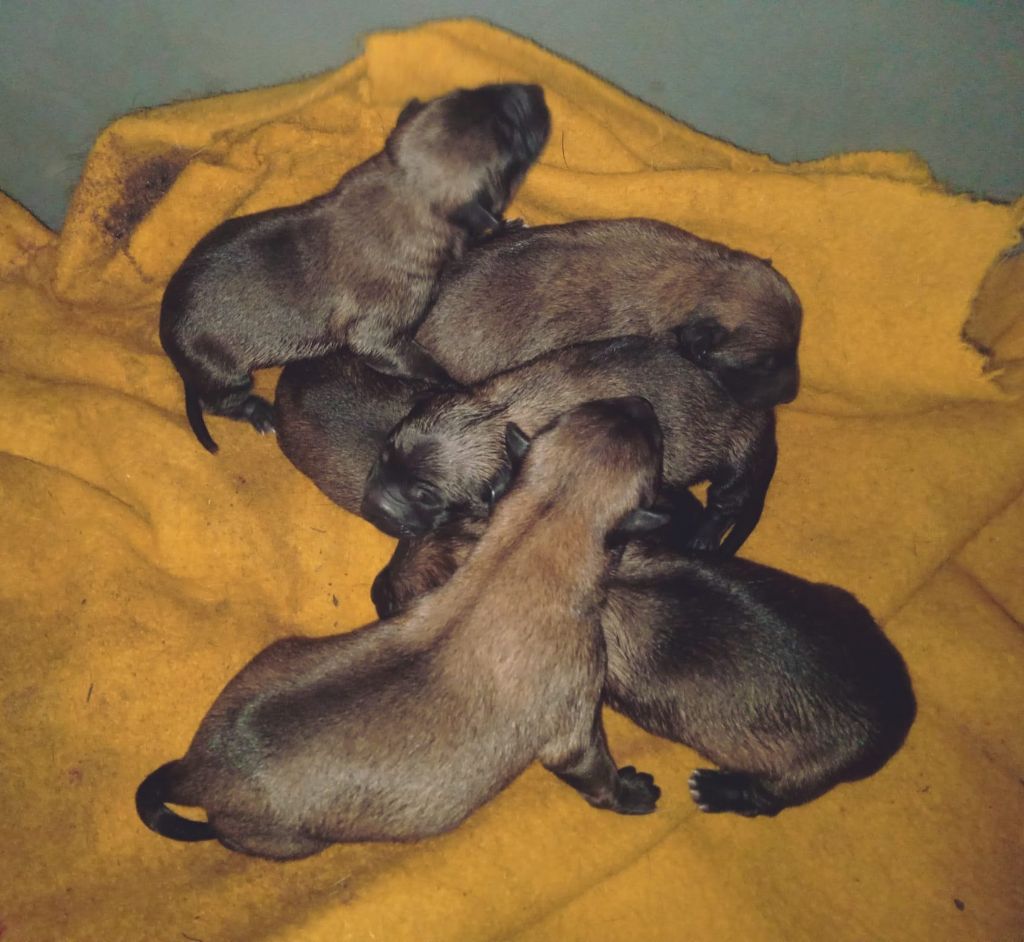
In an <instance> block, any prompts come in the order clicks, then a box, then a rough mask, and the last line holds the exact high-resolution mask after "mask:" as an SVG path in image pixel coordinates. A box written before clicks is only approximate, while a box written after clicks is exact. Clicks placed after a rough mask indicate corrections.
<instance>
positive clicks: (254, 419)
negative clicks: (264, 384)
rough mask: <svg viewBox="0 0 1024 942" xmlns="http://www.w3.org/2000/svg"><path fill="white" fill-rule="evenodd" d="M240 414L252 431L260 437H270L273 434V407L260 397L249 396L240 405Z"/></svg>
mask: <svg viewBox="0 0 1024 942" xmlns="http://www.w3.org/2000/svg"><path fill="white" fill-rule="evenodd" d="M240 412H241V415H242V417H243V418H244V419H245V420H246V421H247V422H248V423H249V424H250V425H251V426H252V427H253V428H254V429H256V431H257V432H259V433H260V435H270V434H273V433H274V431H275V428H274V407H273V406H272V405H271V404H270V403H269V402H267V400H266V399H264V398H262V397H261V396H249V398H248V399H246V400H245V402H243V403H242V408H241V410H240Z"/></svg>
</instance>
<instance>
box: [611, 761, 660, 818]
mask: <svg viewBox="0 0 1024 942" xmlns="http://www.w3.org/2000/svg"><path fill="white" fill-rule="evenodd" d="M619 786H620V789H619V794H618V795H617V800H616V803H615V809H614V810H615V811H618V812H619V814H650V813H651V812H652V811H654V809H655V807H656V806H657V804H658V799H659V798H660V797H661V789H660V788H658V786H657V785H655V784H654V776H653V775H649V774H648V773H647V772H638V771H637V770H636V769H635V768H633V766H631V765H627V766H626V767H625V768H622V769H619Z"/></svg>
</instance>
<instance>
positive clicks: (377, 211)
mask: <svg viewBox="0 0 1024 942" xmlns="http://www.w3.org/2000/svg"><path fill="white" fill-rule="evenodd" d="M549 128H550V117H549V115H548V110H547V106H546V105H545V103H544V93H543V91H542V90H541V89H540V87H539V86H536V85H487V86H484V87H482V88H477V89H473V90H464V89H463V90H459V91H455V92H452V93H451V94H449V95H445V96H444V97H442V98H437V99H434V100H433V101H429V102H427V103H426V104H422V103H420V102H418V101H415V100H414V101H412V102H410V103H409V105H407V106H406V107H405V109H404V110H403V111H402V113H401V115H399V118H398V123H397V125H396V126H395V129H394V130H393V131H392V132H391V134H390V135H389V136H388V139H387V143H386V144H385V147H384V150H382V151H381V152H380V153H379V154H376V155H374V156H373V157H371V158H370V159H369V160H367V161H365V162H364V163H362V164H360V165H359V166H358V167H355V168H354V169H352V170H350V171H349V172H348V173H346V174H345V175H344V176H343V177H342V178H341V181H340V182H339V183H338V185H337V186H336V187H335V188H334V189H333V190H331V191H330V192H329V193H326V194H324V195H323V196H319V197H316V198H315V199H312V200H309V201H308V202H305V203H301V204H299V205H297V206H287V207H283V208H281V209H273V210H269V211H267V212H262V213H255V214H254V215H251V216H241V217H239V218H236V219H230V220H228V221H227V222H225V223H223V224H222V225H220V226H218V227H217V228H216V229H214V230H213V231H212V232H210V233H209V234H208V235H207V236H205V237H204V238H203V239H202V240H200V242H199V243H198V244H197V245H196V247H195V248H194V249H193V250H192V251H191V252H190V253H189V255H188V257H187V258H186V259H185V261H184V262H183V263H182V265H181V267H180V268H179V269H178V271H177V272H176V273H175V274H174V275H173V277H172V278H171V280H170V282H169V283H168V285H167V290H166V291H165V293H164V298H163V305H162V307H161V310H160V340H161V343H162V344H163V347H164V350H165V351H166V352H167V355H168V356H169V357H170V358H171V360H172V362H173V363H174V365H175V367H176V368H177V370H178V372H179V373H180V374H181V376H182V379H183V380H184V384H185V406H186V411H187V413H188V418H189V423H190V424H191V426H192V430H193V431H194V432H195V434H196V437H197V438H198V439H199V441H200V442H201V443H202V444H203V446H204V447H205V448H207V449H208V450H209V451H211V452H215V451H216V450H217V446H216V444H215V443H214V441H213V439H212V438H211V437H210V434H209V432H208V431H207V429H206V426H205V424H204V422H203V410H204V409H205V410H206V411H208V412H212V413H214V414H216V415H223V416H228V417H230V418H233V419H238V420H245V421H248V422H251V423H252V425H253V426H255V427H256V428H257V429H258V430H259V431H261V432H266V431H271V430H272V429H273V422H272V418H271V408H270V405H269V403H267V402H266V401H265V400H263V399H261V398H260V397H258V396H254V395H251V394H250V390H251V388H252V375H251V374H252V371H253V370H255V369H259V368H261V367H266V366H274V365H277V364H282V363H287V362H289V361H291V360H298V359H302V358H305V357H311V356H316V355H318V354H322V353H326V352H327V351H328V350H331V349H336V348H338V347H341V346H348V347H350V348H351V349H352V350H354V351H355V352H357V353H360V354H362V355H363V356H365V357H367V358H368V359H369V360H370V361H371V362H372V363H373V365H374V366H376V367H377V368H378V369H380V370H381V371H382V372H385V373H394V374H398V375H404V376H424V377H430V378H434V379H444V378H445V376H444V372H443V370H442V369H441V368H440V367H439V366H438V365H437V363H436V362H435V361H434V360H433V359H432V358H431V357H430V356H429V354H428V353H426V352H425V351H424V350H423V349H422V348H421V347H419V346H418V345H417V344H416V343H415V342H414V341H412V339H411V331H412V330H413V328H414V327H415V326H416V324H417V322H418V321H419V319H420V318H421V317H422V315H423V313H424V311H425V310H426V307H427V305H428V303H429V301H430V299H431V296H432V294H433V291H434V287H435V281H436V279H437V275H438V273H439V272H440V270H441V266H442V265H443V264H444V263H445V262H447V261H448V260H449V259H451V258H453V257H457V256H458V255H459V254H461V252H462V251H463V248H464V244H465V241H466V237H467V234H469V235H479V234H481V233H483V232H485V231H488V230H490V229H493V228H494V227H496V226H497V224H498V218H499V217H500V215H501V213H502V212H503V211H504V209H505V206H506V205H507V203H508V201H509V199H510V198H511V197H512V195H513V194H514V193H515V191H516V189H517V187H518V186H519V184H520V182H521V181H522V179H523V176H524V175H525V173H526V171H527V169H528V168H529V166H530V165H531V164H532V163H533V161H534V160H535V159H536V158H537V155H538V154H539V153H540V151H541V149H542V148H543V146H544V143H545V141H546V140H547V136H548V132H549Z"/></svg>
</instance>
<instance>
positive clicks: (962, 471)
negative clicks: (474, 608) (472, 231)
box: [0, 21, 1024, 942]
mask: <svg viewBox="0 0 1024 942" xmlns="http://www.w3.org/2000/svg"><path fill="white" fill-rule="evenodd" d="M504 80H514V81H529V82H539V83H541V84H542V85H543V86H544V88H545V91H546V92H547V96H548V101H549V103H550V107H551V111H552V116H553V126H554V131H553V134H552V139H551V142H550V144H549V146H548V148H547V149H546V151H545V152H544V154H543V155H542V157H541V161H540V165H539V166H538V167H537V168H536V169H535V170H534V171H533V172H532V173H531V175H530V176H529V178H528V180H527V183H526V185H525V187H524V189H523V191H522V193H521V195H520V197H519V199H518V200H517V202H516V204H515V205H514V206H513V207H512V212H513V214H515V215H522V216H524V217H525V218H526V219H527V220H528V221H529V222H531V223H535V224H536V223H547V222H560V221H564V220H569V219H574V218H581V217H613V216H626V215H647V216H654V217H657V218H660V219H665V220H667V221H669V222H671V223H675V224H677V225H680V226H682V227H684V228H686V229H690V230H693V231H694V232H697V233H699V234H700V235H703V236H707V237H709V238H712V239H717V240H721V241H723V242H726V243H728V244H730V245H733V246H737V247H740V248H743V249H746V250H748V251H751V252H755V253H757V254H758V255H762V256H768V257H771V258H772V259H774V261H775V264H776V265H777V266H778V268H779V269H780V270H781V271H782V272H784V273H785V275H786V276H787V277H788V278H789V279H790V280H791V281H792V283H793V285H794V286H795V288H796V290H797V291H798V292H799V293H800V295H801V297H802V299H803V302H804V306H805V310H806V320H805V332H804V340H803V347H802V354H801V356H802V363H803V376H804V384H803V391H802V392H801V395H800V397H799V398H798V399H797V401H796V402H795V403H793V404H792V405H791V406H788V407H785V408H783V409H782V410H780V429H779V437H780V451H781V459H780V463H779V470H778V474H777V477H776V479H775V484H774V486H773V488H772V490H771V492H770V494H769V499H768V506H767V511H766V513H765V517H764V520H763V522H762V524H761V526H760V527H759V529H758V530H757V532H756V533H755V534H754V537H753V538H752V539H751V541H750V542H749V543H748V545H747V548H746V550H745V552H746V554H748V555H750V556H751V557H753V558H756V559H759V560H762V561H764V562H767V563H769V564H772V565H775V566H779V567H782V568H784V569H787V570H790V571H792V572H795V573H798V574H800V575H803V576H806V577H810V578H812V579H823V580H828V581H831V582H835V583H838V584H840V585H842V586H845V587H847V588H849V589H850V590H852V591H853V592H855V593H856V594H857V595H858V596H860V598H861V599H863V600H864V602H866V603H867V604H868V605H869V606H870V607H871V608H872V609H873V611H874V612H875V613H876V614H877V616H878V617H879V618H880V619H881V621H882V622H883V624H884V625H885V628H886V630H887V632H888V633H889V635H890V637H891V638H892V640H893V641H894V642H895V643H896V644H897V646H898V647H899V648H900V649H901V651H902V652H903V653H904V655H905V657H906V659H907V661H908V663H909V666H910V670H911V673H912V676H913V679H914V683H915V688H916V691H917V695H918V699H919V703H920V711H919V718H918V720H917V723H916V725H915V727H914V729H913V730H912V732H911V734H910V737H909V740H908V742H907V744H906V747H905V748H904V749H903V750H902V751H901V752H900V753H899V754H898V755H897V756H896V757H895V759H894V760H893V761H892V762H891V763H890V764H889V765H888V766H887V767H886V768H885V769H883V770H882V772H881V773H879V774H878V775H877V776H875V777H874V778H872V779H869V780H868V781H865V782H862V783H858V784H854V785H844V786H841V787H839V788H837V789H835V790H834V791H833V792H831V793H830V794H828V795H827V796H825V797H824V798H822V799H821V800H820V801H817V802H814V803H813V804H811V805H809V806H806V807H804V808H799V809H793V810H789V811H786V812H784V813H783V814H782V815H781V816H780V817H778V818H776V819H774V820H754V821H750V820H745V819H740V818H735V817H729V816H705V815H702V814H701V813H700V812H698V811H697V809H696V808H695V807H694V805H693V804H692V802H691V800H690V798H689V796H688V794H687V789H686V778H687V775H688V774H689V771H690V769H691V768H693V767H694V765H695V764H696V763H697V761H698V760H697V758H696V757H695V756H694V755H693V754H692V753H691V752H689V751H688V750H685V749H683V748H681V747H678V746H675V745H672V744H670V743H667V742H663V741H660V740H657V739H655V738H654V737H651V736H648V735H647V734H645V733H643V732H641V731H640V730H638V729H637V728H636V727H634V726H632V725H631V724H630V723H628V722H627V721H626V720H624V719H622V718H620V717H617V716H614V715H610V716H609V717H608V730H609V737H610V740H611V745H612V751H613V753H614V755H615V756H616V757H617V758H618V759H619V760H620V761H621V762H622V763H627V762H628V763H633V764H636V765H637V766H640V767H642V768H645V769H648V770H650V771H652V772H654V773H655V775H656V776H657V778H658V781H659V782H660V784H661V786H662V788H663V790H664V797H663V798H662V801H661V806H660V808H659V810H658V812H657V813H656V814H654V815H651V816H649V817H646V818H640V819H637V818H627V817H620V816H617V815H613V814H607V813H603V812H598V811H595V810H593V809H591V808H590V807H588V806H587V805H586V804H585V803H584V802H583V801H581V800H580V798H579V797H578V796H577V795H576V794H575V793H573V792H572V791H571V790H570V789H568V788H566V787H565V786H563V785H561V784H560V783H559V782H557V781H556V780H555V779H554V778H553V777H552V776H551V775H549V774H548V773H546V772H544V771H543V770H541V769H539V768H532V769H530V770H529V771H528V772H527V773H526V774H525V775H523V776H522V778H521V779H519V780H518V781H517V782H515V783H514V784H513V785H512V787H511V788H509V789H508V790H507V791H506V792H504V793H503V794H502V795H500V796H499V797H498V798H497V799H496V800H495V801H494V802H492V803H491V804H489V805H488V806H486V807H485V808H483V809H482V810H481V811H480V812H478V813H477V814H475V815H474V816H473V817H472V818H471V819H470V820H469V821H468V822H467V823H466V824H465V825H464V826H462V827H461V828H459V829H458V830H456V831H455V832H454V833H452V834H449V835H446V836H444V837H441V838H438V839H434V840H429V841H425V842H422V843H419V844H415V845H409V846H389V845H357V846H339V847H335V848H332V849H330V850H328V851H327V852H325V853H324V854H322V855H320V856H318V857H315V858H312V859H309V860H306V861H302V862H298V863H292V864H285V865H281V864H273V863H269V862H264V861H259V860H253V859H249V858H245V857H242V856H238V855H234V854H231V853H229V852H227V851H226V850H224V849H223V848H221V847H220V846H219V845H217V844H202V845H191V846H188V845H181V844H175V843H172V842H170V841H167V840H163V839H160V838H158V837H156V836H155V835H153V834H151V833H150V832H148V831H146V830H145V829H144V828H143V827H142V825H141V824H140V823H139V821H138V820H137V818H136V816H135V811H134V807H133V792H134V789H135V787H136V785H137V784H138V782H139V781H140V779H141V778H142V777H143V776H144V775H146V774H147V773H148V772H149V771H150V770H151V769H153V768H154V767H155V766H157V765H158V764H160V763H162V762H164V761H165V760H167V759H170V758H173V757H176V756H179V755H181V754H182V752H183V751H184V749H185V748H186V746H187V744H188V741H189V738H190V737H191V735H192V733H193V732H194V730H195V728H196V725H197V723H198V722H199V720H200V718H201V717H202V715H203V713H204V711H205V710H206V708H207V707H208V705H209V704H210V702H211V701H212V699H213V697H214V696H215V695H216V694H217V692H218V691H219V690H220V689H221V687H222V686H223V684H224V683H225V682H226V681H227V680H228V679H229V678H230V677H231V676H232V675H233V674H234V672H235V671H236V670H237V669H238V668H239V667H241V666H242V664H243V663H244V662H245V661H246V660H248V659H249V658H250V657H251V656H252V655H253V654H254V653H255V652H256V651H257V650H259V649H260V648H261V647H263V646H264V645H266V644H267V643H269V642H270V641H272V640H273V639H275V638H277V637H279V636H281V635H283V634H286V633H290V632H296V631H298V632H306V633H313V634H316V633H330V632H335V631H339V630H345V629H349V628H352V627H354V626H356V625H359V624H362V623H364V622H366V621H368V620H370V619H371V616H372V609H371V605H370V601H369V594H368V590H369V585H370V581H371V579H372V578H373V576H374V574H375V573H376V572H377V570H378V569H379V568H380V566H381V565H382V564H383V563H384V562H385V561H386V559H387V557H388V555H389V552H390V549H391V542H390V541H389V540H388V539H387V538H385V537H383V536H382V535H380V534H378V533H377V532H376V531H374V530H373V529H372V528H371V527H370V526H369V525H368V524H366V523H364V522H362V521H360V520H357V519H356V518H354V517H351V516H349V515H347V514H345V513H344V512H342V511H340V510H339V509H337V508H336V507H334V506H333V505H331V504H329V503H328V502H327V500H326V499H325V498H324V497H323V496H322V495H321V494H320V493H319V492H318V491H317V490H316V488H315V487H313V485H312V484H311V483H310V482H309V481H307V480H306V479H305V478H303V477H302V476H301V475H300V474H299V473H298V472H296V471H295V470H294V469H293V468H292V467H291V466H290V465H289V464H288V462H287V461H286V460H285V459H284V458H283V456H282V455H281V454H280V453H279V451H278V450H277V448H276V447H275V446H274V442H273V441H272V440H271V439H266V438H261V437H259V436H257V435H255V434H253V432H252V430H251V429H250V428H249V427H248V426H242V425H236V424H233V423H228V422H224V421H222V420H218V419H216V418H214V419H212V420H211V421H212V422H213V423H215V428H216V435H217V438H218V440H219V441H220V443H221V445H222V450H221V454H220V455H219V456H218V457H216V458H213V457H211V456H209V455H208V454H206V453H205V452H204V451H203V450H202V449H201V448H200V447H199V445H198V444H197V443H196V441H195V440H194V439H193V438H192V435H191V433H190V431H189V430H188V427H187V425H186V423H185V418H184V412H183V405H182V400H181V387H180V384H179V381H178V377H177V375H176V374H175V372H174V370H173V368H172V367H171V364H170V363H169V362H168V360H167V359H166V358H165V357H164V355H163V354H162V352H161V350H160V347H159V344H158V340H157V315H158V305H159V300H160V296H161V292H162V289H163V286H164V284H165V282H166V280H167V278H168V277H169V275H170V274H171V272H172V271H174V269H175V268H176V267H177V265H178V264H179V263H180V262H181V260H182V258H183V257H184V255H185V253H186V252H187V251H188V249H189V248H190V247H191V246H192V245H193V244H194V243H195V242H196V240H197V239H199V237H200V236H202V235H203V234H204V233H205V232H206V231H207V230H209V229H210V228H211V227H213V226H214V225H215V224H217V223H218V222H220V221H221V220H223V219H225V218H227V217H229V216H232V215H236V214H241V213H248V212H252V211H254V210H259V209H264V208H267V207H271V206H277V205H282V204H286V203H292V202H297V201H299V200H304V199H306V198H308V197H310V196H312V195H314V194H317V193H320V192H322V191H324V190H326V189H327V188H329V187H330V186H331V185H332V184H333V183H334V182H335V181H336V179H337V178H338V177H339V176H340V175H341V173H342V172H343V171H345V170H346V169H347V168H349V167H350V166H352V165H353V164H355V163H357V162H358V161H361V160H362V159H363V158H365V157H366V156H368V155H369V154H370V153H372V152H374V151H376V150H377V149H379V148H380V146H381V144H382V141H383V138H384V135H385V133H386V131H387V130H388V128H389V127H390V125H391V124H392V122H393V120H394V118H395V116H396V114H397V112H398V109H399V107H400V106H401V105H402V104H403V103H404V102H405V100H407V99H408V98H409V97H412V96H419V97H428V96H432V95H435V94H439V93H442V92H444V91H446V90H447V89H450V88H452V87H454V86H472V85H478V84H481V83H484V82H493V81H504ZM1022 217H1024V206H1022V205H1021V204H1017V205H1016V206H1004V205H995V204H992V203H988V202H981V201H974V200H972V199H970V198H968V197H964V196H952V195H950V194H948V193H947V192H945V191H944V190H943V189H942V187H940V186H939V185H937V184H936V182H935V181H934V180H933V178H932V177H931V176H930V174H929V171H928V168H927V167H926V166H925V165H924V164H923V163H922V161H921V160H919V159H917V158H916V157H914V156H913V155H908V154H885V153H870V154H845V155H842V156H837V157H834V158H830V159H827V160H822V161H817V162H814V163H809V164H798V165H784V164H778V163H775V162H774V161H772V160H770V159H769V158H767V157H763V156H758V155H755V154H750V153H746V152H744V151H741V150H738V149H737V148H735V147H733V146H731V145H729V144H726V143H723V142H721V141H718V140H715V139H712V138H709V137H707V136H705V135H702V134H700V133H698V132H696V131H694V130H692V129H690V128H688V127H686V126H685V125H682V124H679V123H677V122H675V121H673V120H670V119H669V118H667V117H666V116H664V115H662V114H660V113H659V112H657V111H655V110H653V109H651V108H649V107H647V106H646V105H644V104H642V103H640V102H638V101H636V100H634V99H631V98H629V97H627V96H626V95H624V94H623V93H622V92H620V91H618V90H616V89H615V88H613V87H611V86H609V85H607V84H605V83H604V82H602V81H600V80H599V79H597V78H595V77H594V76H593V75H590V74H589V73H587V72H585V71H584V70H582V69H580V68H579V67H577V66H575V65H573V64H570V63H568V62H566V61H564V60H562V59H559V58H557V57H555V56H553V55H551V54H550V53H548V52H546V51H544V50H542V49H541V48H539V47H537V46H536V45H534V44H532V43H530V42H527V41H525V40H522V39H520V38H518V37H515V36H512V35H509V34H508V33H504V32H501V31H498V30H496V29H493V28H490V27H488V26H485V25H483V24H480V23H478V22H471V21H459V22H441V23H433V24H429V25H426V26H422V27H419V28H416V29H412V30H409V31H406V32H397V33H382V34H378V35H374V36H371V37H369V38H368V39H367V41H366V51H365V53H364V54H363V55H362V56H361V57H360V58H358V59H357V60H355V61H353V62H351V63H349V64H348V65H346V66H345V67H343V68H341V69H340V70H339V71H337V72H333V73H330V74H326V75H320V76H316V77H314V78H311V79H308V80H305V81H302V82H298V83H295V84H292V85H286V86H281V87H277V88H267V89H259V90H255V91H251V92H245V93H243V94H238V95H229V96H224V97H218V98H213V99H208V100H204V101H194V102H184V103H181V104H176V105H171V106H168V107H165V108H158V109H154V110H152V111H145V112H141V113H138V114H133V115H130V116H128V117H125V118H122V119H121V120H119V121H116V122H115V123H114V124H113V125H111V126H110V127H109V128H108V129H107V130H106V131H104V132H103V133H102V134H101V135H100V137H99V139H98V140H97V142H96V145H95V147H94V149H93V151H92V153H91V155H90V157H89V160H88V163H87V165H86V168H85V172H84V174H83V177H82V181H81V184H80V185H79V187H78V189H77V192H76V193H75V195H74V198H73V200H72V203H71V208H70V212H69V214H68V217H67V223H66V225H65V227H64V230H63V232H61V233H60V234H59V235H57V234H54V233H52V232H50V231H48V230H47V229H45V228H44V227H42V226H40V225H39V224H38V223H37V222H36V221H35V220H34V219H33V218H32V217H31V216H30V215H29V214H27V213H26V212H25V211H24V210H22V209H21V208H20V207H19V206H18V205H17V204H15V203H13V202H12V201H10V200H7V199H4V198H0V276H2V287H0V318H2V331H0V369H2V375H0V383H2V396H3V398H2V406H3V408H2V410H0V495H2V501H3V518H4V527H3V531H4V533H3V555H2V563H3V565H2V567H0V590H2V599H3V601H2V605H3V618H2V621H0V645H2V655H0V658H2V661H0V663H2V664H3V667H4V671H3V677H4V682H3V688H2V690H0V855H2V856H0V861H2V862H0V873H2V876H0V937H2V938H3V942H8V940H10V942H44V940H59V942H72V940H85V939H90V940H91V939H96V940H100V939H102V940H116V942H135V940H139V942H141V940H158V939H159V940H168V942H171V940H182V939H185V940H203V942H231V940H238V942H253V940H301V942H318V940H325V942H326V940H332V942H335V940H342V939H345V940H348V939H351V940H363V939H377V940H381V942H403V940H416V942H422V940H484V939H508V940H513V939H514V940H575V939H579V940H588V942H589V940H616V942H617V940H622V939H638V940H644V942H652V940H667V942H668V940H671V942H674V940H684V939H685V940H692V942H702V940H708V942H711V940H714V942H721V940H726V942H733V940H736V942H738V940H746V942H759V940H786V942H802V940H807V942H818V940H822V939H828V940H834V942H844V940H850V942H864V940H897V939H898V940H929V942H931V940H947V939H958V940H959V939H977V940H984V942H997V940H1011V939H1019V938H1021V933H1022V932H1024V900H1022V892H1024V853H1022V848H1021V838H1022V833H1024V733H1022V729H1024V723H1022V719H1024V717H1022V697H1021V693H1022V683H1024V633H1022V628H1021V622H1022V621H1024V567H1022V559H1024V553H1022V550H1024V536H1022V534H1024V497H1022V486H1024V409H1022V407H1021V404H1020V402H1019V400H1018V399H1017V398H1016V396H1017V393H1018V392H1019V391H1020V390H1021V388H1022V387H1024V367H1022V362H1024V255H1017V254H1013V252H1012V247H1013V246H1014V245H1015V244H1016V240H1017V229H1018V226H1019V225H1020V224H1021V222H1022ZM965 322H968V331H969V336H970V338H971V339H972V341H973V343H972V344H968V343H965V342H964V340H963V338H962V330H963V327H964V324H965ZM273 381H274V377H273V375H271V374H264V375H263V376H262V377H261V379H260V382H259V386H260V388H261V389H262V390H263V392H264V393H265V394H267V393H270V394H272V389H273Z"/></svg>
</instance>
